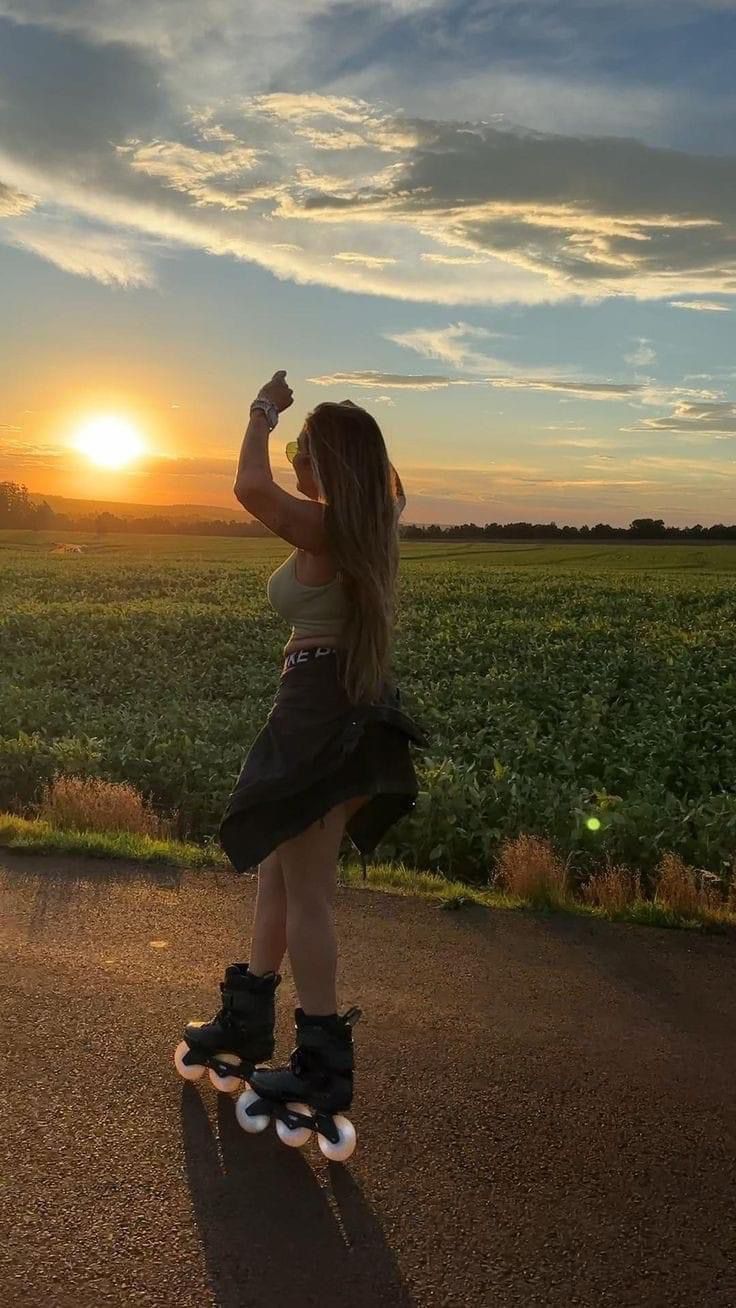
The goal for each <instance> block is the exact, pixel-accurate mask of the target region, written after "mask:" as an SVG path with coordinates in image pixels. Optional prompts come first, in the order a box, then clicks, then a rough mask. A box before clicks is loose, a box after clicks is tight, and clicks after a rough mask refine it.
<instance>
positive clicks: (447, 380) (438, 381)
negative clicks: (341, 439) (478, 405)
mask: <svg viewBox="0 0 736 1308" xmlns="http://www.w3.org/2000/svg"><path fill="white" fill-rule="evenodd" d="M307 381H308V382H311V383H312V385H314V386H390V387H392V388H395V389H397V390H413V391H436V390H444V388H445V387H446V386H473V385H477V381H476V380H474V381H472V382H471V381H464V380H463V379H462V378H457V377H444V376H441V375H431V374H430V375H426V376H417V375H411V374H404V373H394V372H369V371H366V372H331V373H323V374H322V375H320V376H318V377H307Z"/></svg>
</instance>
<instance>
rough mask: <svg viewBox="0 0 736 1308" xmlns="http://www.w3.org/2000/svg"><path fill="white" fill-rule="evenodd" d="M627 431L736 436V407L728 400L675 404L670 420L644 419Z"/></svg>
mask: <svg viewBox="0 0 736 1308" xmlns="http://www.w3.org/2000/svg"><path fill="white" fill-rule="evenodd" d="M622 430H623V431H670V432H696V433H698V432H702V433H703V434H704V435H714V436H736V404H732V403H730V402H729V401H727V400H721V401H719V402H717V403H713V402H711V403H703V404H688V403H683V402H680V403H678V404H675V405H674V407H673V409H672V412H671V413H670V414H668V415H667V416H666V417H660V418H644V419H642V421H641V422H640V423H638V424H637V425H636V426H633V427H624V428H622Z"/></svg>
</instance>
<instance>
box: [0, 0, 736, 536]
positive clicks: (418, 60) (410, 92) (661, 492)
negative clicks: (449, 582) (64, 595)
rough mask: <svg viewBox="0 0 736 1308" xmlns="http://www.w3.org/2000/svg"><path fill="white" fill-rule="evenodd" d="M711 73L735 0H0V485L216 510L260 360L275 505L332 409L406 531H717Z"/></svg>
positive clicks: (725, 106) (729, 211) (734, 214)
mask: <svg viewBox="0 0 736 1308" xmlns="http://www.w3.org/2000/svg"><path fill="white" fill-rule="evenodd" d="M735 50H736V0H617V3H615V4H611V3H608V0H565V2H564V3H563V2H557V0H483V2H482V3H481V2H479V0H457V2H454V0H367V2H366V3H363V4H353V3H346V2H344V0H343V2H342V3H337V2H336V0H279V3H278V4H275V3H273V0H268V3H265V0H249V2H248V3H247V4H243V3H242V0H205V2H203V0H0V480H8V479H9V480H13V481H18V482H21V483H22V484H24V485H26V486H27V487H28V489H29V490H31V491H34V492H43V493H45V494H59V495H67V496H73V497H75V498H79V497H89V498H94V499H108V500H115V501H121V500H125V501H130V502H134V503H146V504H182V503H191V504H195V503H196V504H209V505H221V506H229V505H232V507H233V509H234V510H235V511H237V509H238V506H237V503H236V502H235V500H234V497H233V491H232V486H233V481H234V472H235V467H236V465H237V459H238V453H239V449H240V444H241V441H242V437H243V432H244V430H245V426H246V425H247V421H248V408H249V404H250V401H251V400H252V399H253V398H254V397H255V395H256V394H257V393H258V390H259V389H260V387H261V386H262V385H263V384H264V383H265V382H266V381H267V380H268V379H269V378H270V377H271V376H272V375H273V373H274V372H275V371H276V370H277V369H280V368H284V369H286V372H287V380H288V382H289V385H290V386H291V387H292V389H293V391H294V404H293V406H292V407H291V408H290V409H288V410H287V411H286V412H285V413H284V414H283V415H282V416H281V420H280V422H279V425H278V426H277V428H276V429H275V431H274V432H273V433H272V435H271V437H270V447H269V448H270V460H271V467H272V471H273V475H274V477H275V478H276V480H277V481H278V482H279V483H280V484H281V485H282V486H284V487H285V488H286V489H287V490H292V491H294V492H295V493H296V486H295V479H294V474H293V471H292V470H291V467H290V465H289V463H288V461H287V459H286V457H285V454H284V446H285V444H286V442H287V441H289V440H292V439H294V438H296V436H297V435H298V434H299V431H300V430H301V425H302V422H303V418H304V416H305V415H306V413H308V412H309V410H310V409H312V408H313V407H314V406H315V405H316V404H318V403H320V402H321V401H323V400H343V399H352V400H353V401H354V402H355V403H357V404H361V405H363V406H364V407H365V408H366V409H368V410H369V411H370V412H371V413H372V414H373V415H374V416H375V418H376V419H377V421H378V422H379V424H380V426H381V430H382V432H383V434H384V436H385V439H386V444H387V447H388V451H389V456H390V458H391V459H392V461H393V462H394V464H395V465H396V467H397V469H398V471H399V473H400V476H401V478H402V481H403V484H404V489H405V492H406V497H407V505H406V509H405V511H404V515H403V519H402V520H403V521H404V522H417V523H431V522H436V523H444V524H449V523H463V522H476V523H479V524H482V523H485V522H493V521H496V522H512V521H519V520H529V521H535V522H550V521H556V522H558V524H560V525H562V524H564V523H569V524H574V525H581V524H583V523H589V524H590V525H594V524H595V523H596V522H609V523H611V524H612V525H619V526H628V524H629V523H630V522H631V521H632V519H634V518H636V517H661V518H664V519H665V521H666V522H668V523H670V524H676V525H681V526H685V525H692V524H695V523H698V522H701V523H703V524H710V523H714V522H719V521H720V522H727V523H733V522H734V521H735V520H736V497H735V495H734V492H735V491H736V349H735V348H734V347H735V346H736V153H735V151H736V145H735V144H734V143H735V142H736V86H735V85H734V79H733V54H734V51H735ZM105 416H108V417H109V416H113V417H116V418H117V419H118V420H125V421H127V422H128V423H130V424H132V425H133V427H134V429H135V430H137V431H138V432H139V433H140V434H141V436H142V438H143V441H144V443H145V447H146V453H145V454H144V455H143V456H142V457H140V458H138V459H136V460H134V461H133V462H131V463H129V464H128V465H126V466H124V467H122V468H117V469H111V468H102V467H100V466H98V465H97V464H95V463H93V462H92V461H91V460H90V459H89V458H88V457H87V456H85V455H84V454H82V453H80V452H79V450H78V449H77V448H76V440H77V436H78V433H79V431H80V429H81V428H82V427H83V426H84V425H85V424H88V423H89V422H90V421H92V420H95V419H97V418H101V417H105Z"/></svg>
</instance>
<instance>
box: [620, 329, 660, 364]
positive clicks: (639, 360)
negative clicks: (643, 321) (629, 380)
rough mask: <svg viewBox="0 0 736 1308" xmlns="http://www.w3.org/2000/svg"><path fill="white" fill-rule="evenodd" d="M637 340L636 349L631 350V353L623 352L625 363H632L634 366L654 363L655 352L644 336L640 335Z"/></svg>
mask: <svg viewBox="0 0 736 1308" xmlns="http://www.w3.org/2000/svg"><path fill="white" fill-rule="evenodd" d="M638 340H639V345H638V347H637V349H635V350H632V352H631V354H625V355H624V360H625V362H626V363H632V364H633V365H634V367H636V368H644V367H645V366H646V365H647V364H648V363H654V360H655V359H656V357H657V354H656V351H655V350H653V349H652V347H651V345H650V344H649V343H648V342H647V340H646V337H644V336H640V337H639V338H638Z"/></svg>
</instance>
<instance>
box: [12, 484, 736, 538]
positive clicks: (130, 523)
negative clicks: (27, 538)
mask: <svg viewBox="0 0 736 1308" xmlns="http://www.w3.org/2000/svg"><path fill="white" fill-rule="evenodd" d="M3 528H20V529H24V530H31V531H59V532H62V531H65V532H69V531H72V532H74V531H79V532H82V531H84V532H94V533H95V534H96V535H106V534H107V533H108V532H129V533H131V534H136V533H139V534H142V535H147V536H154V535H166V536H183V535H188V536H272V535H273V534H274V533H273V532H272V531H270V530H269V528H268V527H264V525H263V523H261V522H258V521H257V520H254V521H250V522H243V521H242V520H239V519H236V518H232V519H231V520H230V521H229V522H220V521H219V520H217V519H214V520H212V521H207V520H205V519H195V518H186V519H180V520H177V519H175V518H167V517H162V516H160V515H154V516H152V517H147V518H145V517H144V518H136V517H133V516H132V515H131V516H130V517H128V516H125V517H121V516H120V515H118V514H115V513H109V512H107V511H106V510H105V511H103V512H101V513H94V512H93V513H88V514H82V513H75V514H71V513H57V512H56V511H55V510H54V509H52V508H51V506H50V505H49V504H48V503H47V502H46V500H42V501H41V502H40V503H39V504H36V503H35V502H34V501H33V500H32V499H31V497H30V495H29V493H28V490H27V488H26V487H25V486H19V485H18V484H17V483H16V482H13V481H2V482H0V529H3ZM399 535H400V537H401V539H402V540H551V541H575V540H584V541H585V540H680V541H693V540H695V541H708V540H711V541H736V524H733V525H730V526H728V525H726V524H724V523H722V522H717V523H715V524H713V525H711V526H709V527H706V526H703V525H702V524H701V523H697V524H696V525H695V526H693V527H670V526H667V525H666V524H665V522H664V519H662V518H634V520H633V521H632V522H631V523H630V525H629V526H628V527H612V526H610V524H609V523H606V522H597V523H596V524H595V526H593V527H589V526H588V525H587V524H585V525H584V526H582V527H569V526H563V527H560V526H558V524H557V523H556V522H541V523H540V522H505V523H504V522H487V523H486V524H485V525H484V526H479V525H478V524H477V523H475V522H463V523H453V524H452V525H450V526H447V525H443V524H441V523H423V524H419V523H413V522H409V523H400V524H399Z"/></svg>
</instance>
